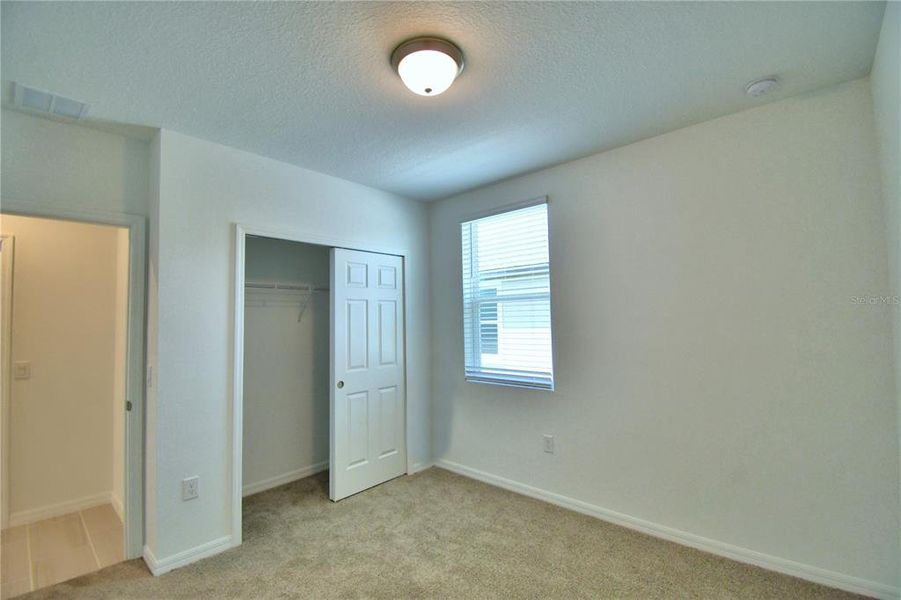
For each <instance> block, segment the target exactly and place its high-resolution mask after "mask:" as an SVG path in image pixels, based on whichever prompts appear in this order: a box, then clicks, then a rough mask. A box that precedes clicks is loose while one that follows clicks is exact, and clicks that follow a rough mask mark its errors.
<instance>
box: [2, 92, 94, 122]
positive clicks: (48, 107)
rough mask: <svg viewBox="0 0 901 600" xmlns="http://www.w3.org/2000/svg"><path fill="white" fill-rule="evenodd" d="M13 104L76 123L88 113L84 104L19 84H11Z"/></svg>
mask: <svg viewBox="0 0 901 600" xmlns="http://www.w3.org/2000/svg"><path fill="white" fill-rule="evenodd" d="M13 103H14V104H15V105H16V106H18V107H19V108H23V109H25V110H28V111H32V112H38V113H42V114H44V115H48V116H54V117H58V118H61V119H68V120H70V121H77V120H79V119H81V118H83V117H84V116H85V115H86V114H87V112H88V105H87V104H85V103H84V102H79V101H78V100H73V99H72V98H66V97H65V96H60V95H59V94H54V93H51V92H45V91H43V90H38V89H35V88H31V87H27V86H24V85H22V84H21V83H14V84H13Z"/></svg>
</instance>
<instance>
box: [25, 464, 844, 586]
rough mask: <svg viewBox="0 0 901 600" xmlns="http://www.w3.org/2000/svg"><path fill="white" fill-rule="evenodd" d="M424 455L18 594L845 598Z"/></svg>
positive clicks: (281, 492)
mask: <svg viewBox="0 0 901 600" xmlns="http://www.w3.org/2000/svg"><path fill="white" fill-rule="evenodd" d="M853 597H855V596H853V595H851V594H846V593H844V592H840V591H838V590H833V589H830V588H826V587H823V586H819V585H816V584H812V583H808V582H805V581H802V580H800V579H795V578H792V577H788V576H785V575H779V574H777V573H773V572H770V571H766V570H764V569H760V568H757V567H752V566H748V565H744V564H741V563H737V562H734V561H731V560H727V559H724V558H719V557H716V556H713V555H711V554H706V553H704V552H700V551H697V550H693V549H691V548H687V547H684V546H680V545H678V544H673V543H670V542H666V541H663V540H659V539H656V538H653V537H649V536H646V535H643V534H640V533H636V532H634V531H631V530H629V529H625V528H622V527H618V526H615V525H611V524H609V523H605V522H604V521H600V520H598V519H594V518H591V517H587V516H584V515H581V514H578V513H575V512H571V511H567V510H564V509H562V508H559V507H556V506H553V505H550V504H546V503H544V502H540V501H537V500H533V499H531V498H526V497H524V496H520V495H517V494H514V493H512V492H508V491H506V490H501V489H498V488H495V487H492V486H489V485H486V484H484V483H481V482H478V481H473V480H471V479H467V478H465V477H460V476H458V475H455V474H453V473H450V472H448V471H444V470H441V469H437V468H432V469H429V470H427V471H424V472H422V473H419V474H416V475H413V476H409V477H401V478H399V479H395V480H393V481H390V482H388V483H386V484H383V485H380V486H378V487H376V488H373V489H371V490H368V491H366V492H363V493H361V494H358V495H356V496H353V497H351V498H348V499H346V500H343V501H341V502H339V503H332V502H330V501H329V500H328V478H327V473H322V474H320V475H317V476H314V477H310V478H307V479H303V480H300V481H297V482H294V483H290V484H288V485H285V486H282V487H279V488H276V489H273V490H269V491H266V492H263V493H260V494H257V495H255V496H251V497H249V498H246V499H245V502H244V543H243V545H242V546H241V547H240V548H236V549H234V550H230V551H228V552H225V553H222V554H219V555H217V556H214V557H212V558H208V559H206V560H203V561H200V562H197V563H194V564H192V565H189V566H187V567H184V568H182V569H178V570H176V571H173V572H171V573H168V574H166V575H162V576H160V577H153V576H151V575H150V573H149V572H148V571H147V568H146V567H145V566H144V564H143V562H142V561H141V560H132V561H128V562H124V563H120V564H118V565H114V566H112V567H108V568H106V569H103V570H102V571H98V572H96V573H92V574H90V575H86V576H84V577H79V578H77V579H73V580H71V581H68V582H66V583H62V584H59V585H56V586H54V587H51V588H46V589H43V590H38V591H36V592H32V593H31V594H28V595H26V596H21V598H27V599H29V600H32V599H38V598H91V599H94V598H116V599H127V598H154V599H157V598H159V599H174V598H217V599H218V598H317V599H318V598H392V599H394V598H567V599H569V598H754V599H766V598H798V599H800V598H853Z"/></svg>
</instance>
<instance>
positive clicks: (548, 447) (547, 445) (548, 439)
mask: <svg viewBox="0 0 901 600" xmlns="http://www.w3.org/2000/svg"><path fill="white" fill-rule="evenodd" d="M544 451H545V452H547V453H548V454H553V453H554V436H552V435H545V436H544Z"/></svg>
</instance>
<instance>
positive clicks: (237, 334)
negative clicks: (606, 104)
mask: <svg viewBox="0 0 901 600" xmlns="http://www.w3.org/2000/svg"><path fill="white" fill-rule="evenodd" d="M234 232H235V239H234V243H235V245H234V260H235V262H234V289H233V290H232V291H233V301H234V305H233V307H232V310H233V313H234V314H233V316H234V327H233V332H232V402H231V411H232V414H231V424H232V431H231V438H232V456H231V477H232V486H231V496H232V501H231V506H232V515H231V517H232V518H231V523H232V532H231V546H232V547H236V546H240V545H241V521H242V518H241V506H242V502H243V494H242V491H243V460H244V448H243V444H244V438H243V435H244V266H245V258H246V254H245V250H246V242H247V236H248V235H250V236H260V237H268V238H273V239H277V240H284V241H288V242H300V243H304V244H315V245H318V246H327V247H330V248H347V249H349V250H360V251H362V252H376V253H379V254H391V255H394V256H399V257H400V258H401V265H402V267H403V269H404V289H403V297H404V315H403V319H404V445H405V447H406V449H407V457H406V474H408V475H409V474H412V473H414V472H415V471H416V469H415V467H414V465H412V464H411V462H410V461H411V458H410V457H411V453H410V424H411V423H412V419H411V418H410V402H408V401H407V400H408V398H407V396H408V394H407V393H406V392H407V390H409V389H410V385H409V384H410V382H409V379H410V373H409V370H408V369H407V360H406V359H407V356H406V352H407V329H408V328H407V324H408V323H409V318H408V315H409V304H408V302H407V299H408V298H409V297H410V293H409V286H410V278H409V277H408V276H407V275H408V273H407V266H408V264H409V261H410V256H411V252H410V251H409V250H407V249H404V248H400V247H396V246H383V245H380V244H369V243H367V242H360V241H358V240H349V239H342V238H338V237H333V236H328V235H321V234H318V233H313V232H310V231H304V230H301V229H273V228H271V227H255V226H252V225H244V224H241V223H234ZM329 453H330V454H331V450H329Z"/></svg>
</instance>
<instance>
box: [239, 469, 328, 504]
mask: <svg viewBox="0 0 901 600" xmlns="http://www.w3.org/2000/svg"><path fill="white" fill-rule="evenodd" d="M327 470H328V461H325V462H321V463H316V464H315V465H310V466H308V467H303V468H301V469H297V470H296V471H289V472H288V473H282V474H281V475H276V476H275V477H270V478H269V479H264V480H262V481H257V482H256V483H248V484H246V485H245V486H244V487H242V488H241V495H242V496H250V495H252V494H258V493H260V492H265V491H266V490H270V489H272V488H274V487H278V486H280V485H285V484H286V483H291V482H292V481H297V480H298V479H303V478H304V477H309V476H310V475H315V474H316V473H321V472H322V471H327Z"/></svg>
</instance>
